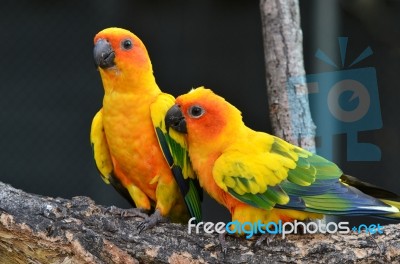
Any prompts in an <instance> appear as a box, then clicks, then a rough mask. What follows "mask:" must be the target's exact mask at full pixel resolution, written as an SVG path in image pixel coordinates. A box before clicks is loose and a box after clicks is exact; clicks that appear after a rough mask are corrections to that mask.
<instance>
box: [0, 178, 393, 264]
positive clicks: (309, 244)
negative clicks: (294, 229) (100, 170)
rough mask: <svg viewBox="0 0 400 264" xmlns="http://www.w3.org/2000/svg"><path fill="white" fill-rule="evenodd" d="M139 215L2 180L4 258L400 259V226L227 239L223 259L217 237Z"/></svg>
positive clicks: (0, 254)
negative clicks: (151, 224)
mask: <svg viewBox="0 0 400 264" xmlns="http://www.w3.org/2000/svg"><path fill="white" fill-rule="evenodd" d="M138 220H140V219H136V218H124V217H121V216H118V215H115V214H113V213H112V212H111V211H110V210H107V209H106V208H104V207H102V206H98V205H96V204H94V202H93V201H92V200H90V199H89V198H87V197H75V198H73V199H72V200H66V199H61V198H49V197H43V196H39V195H33V194H28V193H25V192H23V191H21V190H17V189H14V188H12V187H11V186H9V185H6V184H3V183H0V263H7V264H14V263H64V264H66V263H74V264H75V263H121V264H122V263H124V264H129V263H221V262H225V263H265V262H269V263H277V262H279V263H282V262H286V263H287V262H290V263H321V262H326V263H328V262H329V263H333V262H338V263H354V262H362V263H366V262H375V263H389V262H392V263H394V262H397V263H399V262H400V250H399V248H400V241H399V237H400V225H397V226H396V225H391V226H385V228H384V233H385V234H384V235H374V236H371V235H367V234H355V233H351V234H347V235H338V234H333V235H330V234H314V235H299V234H297V235H296V234H294V235H288V236H287V238H286V239H285V240H283V239H281V238H280V237H278V236H277V237H276V238H275V239H274V240H273V241H272V242H271V243H270V244H269V245H267V243H263V244H262V245H261V246H260V247H255V246H254V243H255V240H254V239H253V240H246V239H244V238H235V237H231V236H228V237H227V245H228V253H227V255H226V257H225V259H224V257H223V255H222V254H221V251H220V246H219V242H218V236H217V235H216V234H205V233H204V232H202V233H200V234H188V231H187V226H186V225H180V224H169V223H165V224H159V225H158V226H157V227H155V228H153V229H151V230H146V231H144V232H142V233H141V234H138V230H137V228H136V226H137V224H138Z"/></svg>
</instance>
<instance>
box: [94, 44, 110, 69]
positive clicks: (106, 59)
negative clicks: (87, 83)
mask: <svg viewBox="0 0 400 264" xmlns="http://www.w3.org/2000/svg"><path fill="white" fill-rule="evenodd" d="M93 57H94V63H95V64H96V67H100V68H102V69H107V68H110V67H112V66H114V65H115V62H114V59H115V52H114V50H113V49H112V47H111V44H110V43H109V42H108V41H107V40H105V39H99V40H98V41H97V42H96V44H95V45H94V49H93Z"/></svg>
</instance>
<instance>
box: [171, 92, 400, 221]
mask: <svg viewBox="0 0 400 264" xmlns="http://www.w3.org/2000/svg"><path fill="white" fill-rule="evenodd" d="M165 122H166V126H167V131H169V132H172V131H178V132H180V133H182V134H185V135H186V136H187V147H188V151H189V157H190V161H191V162H192V166H193V169H194V171H195V173H196V175H197V177H198V179H199V182H200V186H201V187H202V188H204V189H205V191H207V193H208V194H209V195H210V196H211V197H212V198H214V199H215V200H216V201H218V202H219V203H220V204H222V205H223V206H225V207H226V208H227V209H228V210H229V212H230V213H231V216H232V221H238V222H240V223H244V222H251V223H255V222H257V221H259V220H260V221H261V222H262V223H269V222H275V223H278V222H279V221H282V222H283V223H284V222H292V221H294V220H308V219H316V218H321V217H322V216H323V215H324V214H333V215H375V216H383V217H389V218H400V213H399V207H400V203H399V202H396V201H391V200H383V199H382V200H379V199H376V198H374V197H371V196H369V195H367V194H365V193H363V192H361V191H360V190H358V189H357V188H355V187H352V186H350V185H349V184H351V185H359V186H360V188H361V189H363V190H366V191H367V192H368V191H371V190H373V189H377V190H381V189H378V188H375V186H373V185H369V184H367V183H362V182H359V183H358V182H356V183H355V182H354V181H355V178H352V177H349V176H346V175H343V173H342V171H341V170H340V169H339V168H338V166H337V165H336V164H334V163H333V162H330V161H328V160H326V159H324V158H323V157H321V156H318V155H316V154H313V153H311V152H309V151H307V150H304V149H302V148H300V147H297V146H294V145H292V144H290V143H288V142H286V141H284V140H282V139H280V138H278V137H275V136H272V135H269V134H267V133H263V132H258V131H254V130H252V129H250V128H249V127H247V126H246V125H245V124H244V123H243V121H242V116H241V113H240V111H239V110H238V109H237V108H236V107H234V106H233V105H231V104H230V103H228V102H227V101H225V100H224V98H222V97H220V96H218V95H216V94H214V93H213V92H212V91H211V90H209V89H205V88H203V87H201V88H197V89H194V90H192V91H190V92H189V93H187V94H185V95H181V96H179V97H177V99H176V102H175V105H174V106H173V107H172V108H171V109H170V110H168V112H167V115H166V117H165ZM352 181H353V182H352ZM368 188H370V189H368ZM381 191H382V193H381V197H382V198H385V197H386V195H388V196H390V195H393V197H394V198H397V199H398V198H399V196H397V195H395V194H393V193H391V192H388V191H384V190H381Z"/></svg>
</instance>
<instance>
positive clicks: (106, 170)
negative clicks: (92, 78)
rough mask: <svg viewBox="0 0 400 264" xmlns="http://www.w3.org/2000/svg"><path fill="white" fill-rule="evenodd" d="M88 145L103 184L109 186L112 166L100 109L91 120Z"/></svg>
mask: <svg viewBox="0 0 400 264" xmlns="http://www.w3.org/2000/svg"><path fill="white" fill-rule="evenodd" d="M90 143H91V144H92V149H93V156H94V160H95V163H96V166H97V169H98V170H99V172H100V175H101V178H102V179H103V180H104V182H105V183H107V184H110V177H111V173H112V171H113V164H112V160H111V155H110V152H109V149H108V144H107V139H106V135H105V134H104V128H103V112H102V109H100V111H98V112H97V114H96V115H95V116H94V118H93V121H92V127H91V131H90Z"/></svg>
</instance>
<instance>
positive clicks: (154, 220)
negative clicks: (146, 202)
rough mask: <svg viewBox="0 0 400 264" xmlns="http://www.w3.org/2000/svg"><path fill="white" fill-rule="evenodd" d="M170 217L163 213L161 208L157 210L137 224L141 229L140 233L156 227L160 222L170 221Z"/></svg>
mask: <svg viewBox="0 0 400 264" xmlns="http://www.w3.org/2000/svg"><path fill="white" fill-rule="evenodd" d="M168 221H169V219H168V218H167V217H164V216H162V215H161V213H160V211H159V210H156V211H155V212H154V214H152V215H150V216H147V217H146V218H145V219H144V220H143V221H142V222H140V223H139V224H138V226H137V228H138V229H139V234H140V233H141V232H142V231H144V230H147V229H150V228H152V227H154V226H155V225H156V224H158V223H165V222H168Z"/></svg>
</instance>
